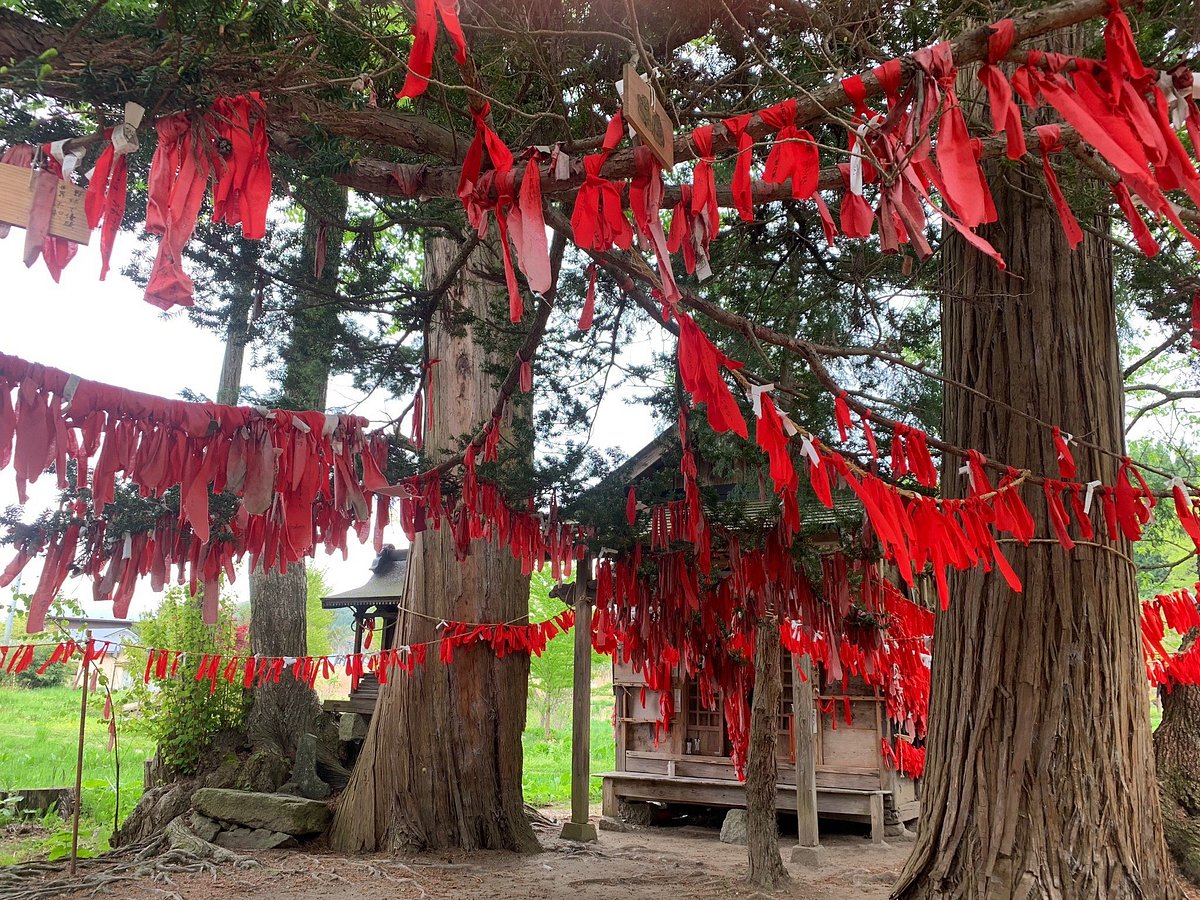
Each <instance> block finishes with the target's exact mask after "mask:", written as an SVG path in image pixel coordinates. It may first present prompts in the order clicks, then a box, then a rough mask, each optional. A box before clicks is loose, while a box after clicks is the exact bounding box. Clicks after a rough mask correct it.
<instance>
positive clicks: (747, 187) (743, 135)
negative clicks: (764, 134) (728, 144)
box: [721, 113, 754, 222]
mask: <svg viewBox="0 0 1200 900" xmlns="http://www.w3.org/2000/svg"><path fill="white" fill-rule="evenodd" d="M752 118H753V116H752V115H751V114H750V113H746V114H745V115H741V116H733V117H731V118H728V119H725V120H724V121H723V122H722V123H721V124H722V125H724V126H725V130H726V131H728V132H729V134H730V135H731V136H732V137H733V139H734V142H735V143H736V145H737V161H736V162H735V163H734V167H733V205H734V206H735V207H736V208H737V211H738V215H740V216H741V217H742V219H743V220H744V221H746V222H753V221H754V192H753V189H752V185H751V182H750V165H751V163H752V162H753V156H754V137H753V136H752V135H751V134H750V133H749V132H748V131H747V130H746V126H747V125H749V124H750V120H751V119H752Z"/></svg>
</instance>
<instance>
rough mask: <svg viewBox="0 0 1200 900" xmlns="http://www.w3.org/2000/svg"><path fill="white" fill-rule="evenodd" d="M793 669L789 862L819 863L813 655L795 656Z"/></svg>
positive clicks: (812, 864)
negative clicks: (793, 829)
mask: <svg viewBox="0 0 1200 900" xmlns="http://www.w3.org/2000/svg"><path fill="white" fill-rule="evenodd" d="M793 662H794V665H795V669H794V670H793V672H792V715H793V716H794V717H795V725H794V727H793V729H792V730H793V731H794V732H795V734H796V826H797V829H798V830H797V837H796V846H795V847H793V848H792V862H794V863H802V864H804V865H806V866H819V865H820V864H821V855H822V854H821V834H820V831H819V830H818V828H817V769H816V764H817V759H816V746H815V742H814V740H813V737H814V735H813V731H814V726H815V724H816V718H815V715H814V714H815V712H816V711H815V710H814V708H813V681H812V679H813V671H812V658H811V657H809V656H794V657H793Z"/></svg>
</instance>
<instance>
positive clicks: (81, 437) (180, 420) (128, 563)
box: [0, 354, 388, 632]
mask: <svg viewBox="0 0 1200 900" xmlns="http://www.w3.org/2000/svg"><path fill="white" fill-rule="evenodd" d="M366 425H367V421H366V420H365V419H362V418H359V417H356V416H327V415H325V414H323V413H312V412H299V413H297V412H289V411H283V410H276V411H268V410H258V409H252V408H249V407H231V406H221V405H218V404H207V403H184V402H182V401H176V400H164V399H162V398H159V397H154V396H151V395H149V394H141V393H137V392H134V391H127V390H124V389H122V388H117V387H112V386H110V385H106V384H101V383H99V382H94V381H87V380H83V379H79V378H77V377H75V376H71V375H68V374H67V373H66V372H63V371H61V370H58V369H52V368H48V367H45V366H40V365H36V364H33V363H28V362H26V361H24V360H22V359H18V358H17V357H13V356H6V355H3V354H0V468H2V467H4V466H7V465H9V463H10V462H11V464H12V466H13V469H14V470H15V473H16V478H17V491H18V494H19V496H20V498H21V500H22V502H24V499H25V493H26V485H27V484H30V483H33V482H35V481H36V480H37V479H38V477H39V476H40V475H41V474H42V473H43V472H44V471H46V470H47V469H49V468H50V467H51V466H53V468H54V471H55V473H56V474H57V480H58V486H59V487H60V488H63V489H65V488H67V487H68V486H69V485H70V482H69V480H68V462H71V463H74V466H75V486H76V487H77V488H78V489H80V490H82V489H84V488H90V490H91V492H92V496H91V501H90V503H85V501H84V499H83V498H82V497H80V498H79V499H77V500H76V501H74V503H73V504H72V508H71V509H70V512H71V514H72V519H71V522H70V524H69V525H68V526H67V528H66V529H65V531H64V532H63V533H61V534H60V533H57V532H54V533H46V532H38V533H36V534H33V535H31V536H27V537H26V538H25V540H24V541H23V542H22V543H19V544H18V545H17V548H16V549H17V556H16V558H15V559H14V560H13V561H12V562H11V563H10V564H9V566H8V567H7V568H6V569H5V570H4V571H3V574H2V575H0V586H3V585H5V584H8V583H9V582H10V581H11V580H12V579H13V578H15V577H16V575H17V574H18V573H19V572H20V571H21V569H22V568H23V567H24V566H25V565H26V564H27V563H28V562H29V560H30V559H32V558H33V556H34V555H35V554H36V553H38V552H43V551H44V552H45V553H46V562H45V565H44V566H43V569H42V576H41V581H40V582H39V584H38V587H37V589H36V590H35V592H34V595H33V601H32V607H31V609H30V616H29V630H30V631H31V632H36V631H40V630H41V628H42V625H43V623H44V621H45V614H46V611H47V610H48V609H49V605H50V603H51V601H52V600H53V598H54V596H55V594H56V593H57V592H58V590H59V588H60V587H61V586H62V584H63V582H64V581H65V579H66V577H67V575H68V574H69V573H70V572H71V571H72V570H73V569H75V568H76V567H77V566H78V567H79V568H80V569H82V571H83V572H85V573H86V574H88V575H90V576H91V577H92V579H93V590H94V595H95V597H96V599H98V600H100V599H103V600H112V601H113V602H114V612H115V614H116V615H118V616H120V615H124V613H125V610H126V609H127V608H128V604H129V601H130V599H131V598H132V594H133V587H134V583H135V581H136V579H137V578H139V577H141V576H145V575H147V574H149V575H150V576H151V579H152V581H153V583H154V586H155V589H156V590H161V588H162V586H163V585H164V584H165V583H166V582H167V580H168V570H169V569H170V568H171V567H172V566H177V567H178V570H179V574H178V578H179V580H180V582H182V581H183V580H184V578H185V575H186V576H187V577H188V580H189V581H190V584H191V587H192V590H193V593H194V592H195V589H196V586H197V581H198V580H201V579H202V580H203V581H204V583H205V585H206V587H208V588H209V589H208V590H206V591H205V612H206V615H207V616H208V619H209V620H210V621H215V618H214V617H215V614H216V600H217V590H216V580H217V578H218V576H219V575H220V574H221V572H225V573H226V575H227V576H229V577H230V578H231V579H232V578H233V575H234V569H233V562H234V560H235V559H240V558H241V557H242V556H244V555H245V554H247V553H248V554H249V555H250V556H251V558H252V560H253V561H254V562H255V563H256V564H257V563H258V562H259V561H260V560H261V561H262V564H263V565H265V566H266V567H268V568H270V567H275V566H278V567H279V568H280V569H285V568H286V567H287V565H288V563H291V562H296V561H298V560H300V559H302V558H304V557H305V556H311V555H312V554H313V553H314V551H315V548H316V546H317V544H324V545H325V547H326V549H327V550H330V551H332V550H334V549H341V550H345V548H346V535H347V532H349V531H350V530H352V529H353V530H354V531H355V532H356V533H357V534H358V537H359V539H360V540H366V539H367V536H368V534H369V533H370V527H371V514H372V504H371V502H370V495H371V493H372V492H375V491H379V490H380V489H382V488H385V487H387V480H386V478H385V477H384V474H383V466H384V465H385V464H386V444H385V443H384V439H383V438H382V437H381V436H378V435H368V434H366V433H365V431H364V428H365V427H366ZM360 472H361V474H360ZM118 473H121V474H122V475H123V476H124V477H125V478H126V479H128V480H130V481H131V482H132V483H133V484H135V485H137V486H138V488H139V489H140V490H141V492H142V495H143V496H162V495H163V494H164V493H166V492H167V491H169V490H171V489H173V488H174V489H178V490H179V516H178V517H177V518H176V517H174V516H171V515H167V514H164V515H163V516H162V517H160V519H159V520H158V521H157V522H156V523H154V526H153V528H152V529H151V530H148V531H144V532H140V533H136V534H110V533H107V530H106V525H107V523H106V521H105V520H104V519H103V517H102V516H101V515H100V514H101V513H102V512H103V510H104V508H105V506H106V505H107V504H109V503H111V502H112V500H113V497H114V493H115V485H116V478H117V475H118ZM210 492H211V493H214V494H221V493H228V494H232V495H233V496H234V497H236V498H238V506H237V513H236V515H235V516H234V518H233V519H232V521H230V522H228V523H220V522H218V523H214V522H213V521H212V518H211V516H210V510H209V495H210ZM375 507H376V508H375V515H376V520H375V543H376V545H377V546H379V545H381V543H382V537H383V527H384V525H386V523H387V512H388V506H387V498H386V497H382V496H381V497H380V501H379V502H378V503H376V504H375ZM89 511H90V512H92V513H93V514H94V515H95V516H96V518H95V519H93V520H92V521H91V524H90V525H89V527H88V528H86V529H85V527H84V526H85V518H86V515H87V513H88V512H89ZM214 524H216V525H217V526H218V528H219V529H220V530H219V532H217V533H214V532H213V531H212V527H213V525H214ZM81 551H82V553H83V556H84V562H83V563H82V564H79V563H78V562H77V560H76V556H77V554H78V553H79V552H81Z"/></svg>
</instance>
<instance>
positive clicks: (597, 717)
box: [521, 687, 617, 806]
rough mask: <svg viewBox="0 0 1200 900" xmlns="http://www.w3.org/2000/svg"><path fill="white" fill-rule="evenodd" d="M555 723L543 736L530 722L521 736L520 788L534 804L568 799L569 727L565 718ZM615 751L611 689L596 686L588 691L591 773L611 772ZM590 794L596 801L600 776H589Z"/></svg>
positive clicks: (563, 803)
mask: <svg viewBox="0 0 1200 900" xmlns="http://www.w3.org/2000/svg"><path fill="white" fill-rule="evenodd" d="M568 712H569V711H568ZM530 718H532V716H531V717H530ZM556 725H557V727H555V728H553V729H552V730H551V733H550V738H549V739H547V738H546V734H545V732H544V731H543V730H542V727H541V725H540V724H538V723H536V722H534V723H531V724H530V725H529V727H527V728H526V729H525V734H524V736H523V739H522V744H523V745H524V750H525V771H524V773H523V774H522V777H521V787H522V788H523V789H524V791H525V802H526V803H531V804H533V805H534V806H566V805H568V804H569V803H570V802H571V726H570V723H569V721H566V722H559V723H556ZM616 750H617V748H616V744H615V743H614V741H613V729H612V688H611V687H606V688H603V689H597V690H596V691H595V692H594V693H593V694H592V740H591V751H592V752H591V757H592V763H591V770H592V774H594V775H597V774H599V773H601V772H611V771H612V770H613V769H614V768H615V766H616ZM590 793H591V797H592V800H593V801H595V802H599V801H600V779H598V778H593V779H592V783H591V790H590Z"/></svg>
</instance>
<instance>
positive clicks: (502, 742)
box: [332, 236, 539, 851]
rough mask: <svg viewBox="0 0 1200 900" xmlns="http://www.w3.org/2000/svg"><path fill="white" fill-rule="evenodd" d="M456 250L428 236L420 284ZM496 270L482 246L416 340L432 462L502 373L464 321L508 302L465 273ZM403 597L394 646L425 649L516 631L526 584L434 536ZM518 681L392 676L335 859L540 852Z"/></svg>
mask: <svg viewBox="0 0 1200 900" xmlns="http://www.w3.org/2000/svg"><path fill="white" fill-rule="evenodd" d="M458 252H459V248H458V245H457V244H456V243H455V242H454V241H452V240H449V239H447V238H443V237H432V236H431V237H428V238H426V244H425V283H426V285H433V284H437V283H438V282H439V281H441V280H442V278H443V276H444V275H445V274H446V273H447V272H448V271H449V266H450V265H451V262H452V261H453V260H454V258H455V256H456V255H457V253H458ZM499 267H500V263H499V253H498V248H497V247H496V245H495V244H494V243H491V242H488V243H484V244H481V245H480V246H479V248H477V249H476V250H475V252H474V253H473V254H472V255H471V258H470V259H469V260H468V261H467V264H466V265H465V266H464V267H462V269H461V270H460V271H459V273H458V274H457V275H456V277H455V279H454V281H453V283H452V285H451V287H450V289H449V290H448V291H447V293H446V294H445V296H444V297H443V299H442V302H441V308H440V309H439V310H438V311H437V312H435V313H434V317H433V321H432V323H431V325H430V328H429V331H428V333H427V336H426V341H427V346H428V348H429V356H430V358H437V359H440V360H441V363H440V364H439V365H437V366H435V367H434V368H433V379H432V381H433V388H432V396H433V407H434V409H435V411H436V415H435V418H434V422H433V425H432V428H431V429H430V430H429V431H428V433H427V442H428V446H429V447H430V448H434V449H433V453H434V454H437V453H439V452H444V451H446V450H449V449H451V448H452V447H453V446H454V444H455V441H456V439H457V438H458V437H459V436H460V435H462V434H464V433H466V432H473V431H474V430H475V429H476V428H478V427H479V426H480V425H481V424H482V423H483V422H485V421H487V419H488V418H489V417H490V414H491V408H492V405H493V403H494V402H495V399H496V391H495V386H494V384H493V379H492V376H491V375H489V374H488V371H487V367H488V365H489V364H494V363H497V362H503V363H504V364H507V363H508V362H510V359H503V360H500V359H499V356H500V354H499V353H497V352H494V351H493V350H492V349H491V348H489V347H484V346H481V345H480V344H479V343H477V341H476V339H475V337H474V334H473V333H474V330H475V329H474V327H473V326H472V324H471V321H470V318H471V317H472V316H474V317H478V318H482V317H484V316H486V315H487V312H488V306H489V304H494V303H501V304H505V303H506V302H507V301H506V299H505V294H504V288H503V285H502V283H499V286H498V285H497V283H495V282H491V281H485V280H483V279H481V278H479V277H478V276H477V275H476V274H474V273H477V272H479V271H480V270H484V271H498V270H499ZM463 313H466V314H467V315H466V316H464V315H463ZM510 423H511V419H510V420H509V422H506V423H505V429H504V430H505V432H507V431H508V427H507V426H508V425H509V424H510ZM502 440H504V438H502ZM439 448H440V449H439ZM405 590H406V595H405V596H406V599H405V605H406V607H407V608H406V609H404V610H402V611H401V614H400V620H399V624H398V628H397V643H398V645H408V644H414V643H417V642H424V641H433V640H436V639H437V635H438V632H437V624H438V622H439V621H440V620H443V619H446V620H457V621H464V622H514V621H524V619H525V617H526V616H527V614H528V610H529V579H528V578H526V577H524V576H522V575H521V567H520V564H519V563H518V562H517V561H516V560H515V559H513V557H512V554H511V553H510V552H509V551H508V550H507V549H502V548H496V547H494V546H492V545H491V544H489V543H486V542H482V541H476V542H475V543H474V544H473V545H472V547H471V554H470V556H468V557H467V558H466V559H465V560H463V561H461V562H460V561H459V560H458V559H456V558H455V553H454V546H453V541H452V539H451V536H450V535H449V534H448V533H447V529H446V528H445V527H443V528H442V530H438V531H435V530H428V531H425V532H422V533H421V534H418V535H417V539H416V541H415V542H414V544H413V548H412V551H411V554H410V557H409V567H408V583H407V586H406V589H405ZM528 680H529V659H528V657H527V656H524V655H522V654H511V655H508V656H506V657H505V658H503V659H498V658H496V655H495V654H494V653H493V652H492V651H491V650H490V649H489V648H487V647H482V646H477V647H467V648H462V649H460V650H457V651H456V652H455V655H454V660H453V662H451V663H449V664H443V663H442V662H441V661H440V659H439V658H438V648H437V645H436V644H432V645H430V647H429V656H428V662H427V663H426V665H425V666H424V667H423V668H418V669H417V670H416V671H415V672H414V674H413V675H412V676H408V675H405V674H403V673H397V674H393V675H392V676H391V677H390V678H389V679H388V682H387V684H385V685H382V686H381V687H380V695H379V701H378V704H377V706H376V708H375V715H374V717H373V718H372V720H371V726H370V729H369V730H368V732H367V737H366V739H365V741H364V742H363V748H362V752H361V754H360V755H359V758H358V762H357V764H356V766H355V770H354V775H353V777H352V778H351V781H350V784H349V786H348V787H347V789H346V791H345V792H344V793H343V794H342V797H341V800H340V802H339V804H338V810H337V814H336V816H335V818H334V823H333V830H332V841H333V845H334V847H336V848H337V849H339V850H346V851H376V850H397V849H402V848H405V849H413V848H421V849H432V848H443V847H459V848H462V849H465V850H476V849H497V850H516V851H536V850H538V849H539V845H538V842H537V840H536V838H535V837H534V835H533V831H532V829H531V828H530V826H529V823H528V821H527V820H526V818H525V815H524V811H523V805H522V795H521V758H522V757H521V733H522V731H523V730H524V728H525V704H526V693H527V689H528Z"/></svg>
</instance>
